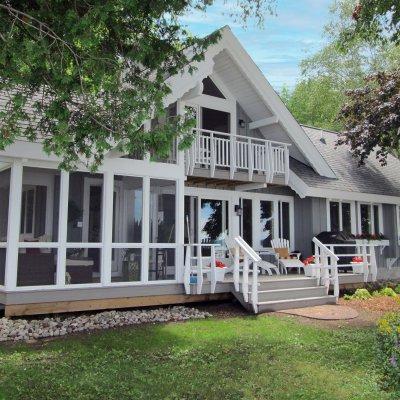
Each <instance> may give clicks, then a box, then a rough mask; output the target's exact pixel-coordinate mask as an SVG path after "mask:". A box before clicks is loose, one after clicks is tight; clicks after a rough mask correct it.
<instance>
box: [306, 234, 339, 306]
mask: <svg viewBox="0 0 400 400" xmlns="http://www.w3.org/2000/svg"><path fill="white" fill-rule="evenodd" d="M312 241H313V242H314V245H315V252H314V263H315V266H314V268H315V272H316V274H315V277H316V278H317V279H318V284H319V285H321V286H325V287H326V294H328V292H329V287H330V285H333V295H334V296H335V297H336V299H338V298H339V274H338V268H337V262H338V260H339V257H338V256H337V255H336V254H335V253H333V251H332V250H330V249H328V247H327V246H326V245H325V244H323V243H322V242H320V241H319V240H318V239H317V238H316V237H314V238H313V240H312Z"/></svg>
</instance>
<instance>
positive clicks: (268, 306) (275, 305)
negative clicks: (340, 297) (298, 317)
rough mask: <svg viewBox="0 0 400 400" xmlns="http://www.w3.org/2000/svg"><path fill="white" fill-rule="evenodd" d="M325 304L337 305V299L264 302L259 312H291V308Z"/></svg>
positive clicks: (322, 297) (324, 297) (325, 297)
mask: <svg viewBox="0 0 400 400" xmlns="http://www.w3.org/2000/svg"><path fill="white" fill-rule="evenodd" d="M324 304H336V297H335V296H328V295H327V296H318V297H306V298H300V299H291V300H272V301H262V302H259V303H258V312H259V313H263V312H270V311H279V310H289V309H291V308H303V307H312V306H320V305H324Z"/></svg>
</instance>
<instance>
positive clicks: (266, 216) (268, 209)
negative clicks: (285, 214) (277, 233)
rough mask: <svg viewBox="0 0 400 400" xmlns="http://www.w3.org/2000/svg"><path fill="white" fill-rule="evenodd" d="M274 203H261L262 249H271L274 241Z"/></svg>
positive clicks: (260, 231) (260, 228) (260, 227)
mask: <svg viewBox="0 0 400 400" xmlns="http://www.w3.org/2000/svg"><path fill="white" fill-rule="evenodd" d="M273 204H274V203H273V202H272V201H266V200H261V201H260V225H259V238H260V247H271V240H272V239H273V231H274V229H273V222H274V220H273V218H274V217H273V212H274V205H273Z"/></svg>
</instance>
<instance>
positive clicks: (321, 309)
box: [278, 304, 359, 320]
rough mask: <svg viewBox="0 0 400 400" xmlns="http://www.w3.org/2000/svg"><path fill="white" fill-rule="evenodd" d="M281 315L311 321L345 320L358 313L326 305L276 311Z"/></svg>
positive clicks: (349, 309)
mask: <svg viewBox="0 0 400 400" xmlns="http://www.w3.org/2000/svg"><path fill="white" fill-rule="evenodd" d="M278 312H279V313H282V314H290V315H297V316H299V317H306V318H312V319H322V320H346V319H354V318H357V317H358V315H359V314H358V312H357V311H356V310H354V309H353V308H351V307H347V306H339V305H331V304H326V305H323V306H314V307H305V308H295V309H291V310H282V311H278Z"/></svg>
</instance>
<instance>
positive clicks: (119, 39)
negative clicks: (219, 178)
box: [0, 0, 274, 169]
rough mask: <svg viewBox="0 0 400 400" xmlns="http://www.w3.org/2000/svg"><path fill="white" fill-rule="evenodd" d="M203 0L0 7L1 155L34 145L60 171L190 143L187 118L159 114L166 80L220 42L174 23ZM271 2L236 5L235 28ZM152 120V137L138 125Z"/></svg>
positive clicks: (60, 0) (205, 2)
mask: <svg viewBox="0 0 400 400" xmlns="http://www.w3.org/2000/svg"><path fill="white" fill-rule="evenodd" d="M212 3H213V1H212V0H211V1H210V0H193V1H192V0H154V1H151V2H149V1H141V0H130V1H127V0H104V1H98V0H87V1H79V2H77V1H73V2H71V1H66V0H57V1H44V0H37V1H33V2H21V1H13V0H9V1H6V2H1V3H0V44H1V46H0V70H1V78H0V91H1V93H2V94H3V95H4V96H5V97H6V105H5V109H4V110H3V111H1V112H0V121H1V124H0V149H4V148H5V147H6V146H7V145H9V144H11V143H13V142H14V141H15V140H16V139H17V138H19V137H25V138H27V139H28V140H31V141H39V140H40V141H42V142H43V146H44V150H45V151H46V152H47V153H52V154H55V155H57V156H59V157H60V158H61V159H62V160H63V161H62V163H61V167H62V168H66V169H70V168H73V167H75V166H76V165H77V164H78V163H79V162H83V163H85V164H86V165H87V166H89V167H91V168H92V169H96V168H97V167H98V166H99V165H100V164H101V163H102V161H103V158H104V155H105V154H106V153H107V152H108V151H109V150H110V149H113V148H116V149H117V150H119V151H121V152H122V153H125V154H132V153H135V152H140V153H143V152H144V151H149V152H150V153H152V154H156V155H158V156H160V157H165V155H166V154H168V152H169V150H170V146H171V143H172V141H173V140H174V139H178V141H179V145H180V147H181V148H182V147H185V146H187V145H188V144H190V142H191V140H192V134H191V133H188V132H191V129H190V128H191V127H192V126H193V121H192V119H190V118H184V117H183V118H181V117H178V116H171V117H170V118H165V104H164V100H165V98H166V96H167V95H168V94H169V93H170V91H171V89H170V87H169V86H168V83H167V82H166V78H168V77H169V76H171V75H175V74H177V73H178V72H180V71H182V70H183V69H186V70H187V71H188V72H193V69H194V67H193V63H194V62H196V61H200V60H202V59H203V58H204V52H205V50H206V49H207V48H208V47H209V46H210V45H211V44H213V43H215V42H216V41H217V40H218V38H219V32H214V33H212V34H210V35H209V36H207V37H205V38H198V37H195V36H193V35H192V34H191V33H190V32H188V30H187V29H186V28H185V27H184V26H183V25H182V23H181V22H180V17H181V16H182V15H184V14H187V13H190V12H191V11H193V10H195V9H197V10H199V9H201V10H204V11H206V9H207V7H208V6H210V5H211V4H212ZM273 4H274V0H238V1H237V4H236V6H237V7H236V8H235V12H234V14H236V15H237V16H238V15H241V16H242V20H243V23H244V24H245V23H246V22H247V20H248V19H249V18H250V17H252V16H254V17H255V18H256V20H258V21H261V19H262V17H264V13H265V12H266V11H269V12H272V5H273ZM151 118H153V120H154V121H159V120H160V119H162V118H164V122H163V124H152V125H154V126H152V129H151V132H147V131H145V130H144V129H143V123H144V122H145V121H146V120H149V119H151Z"/></svg>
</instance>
